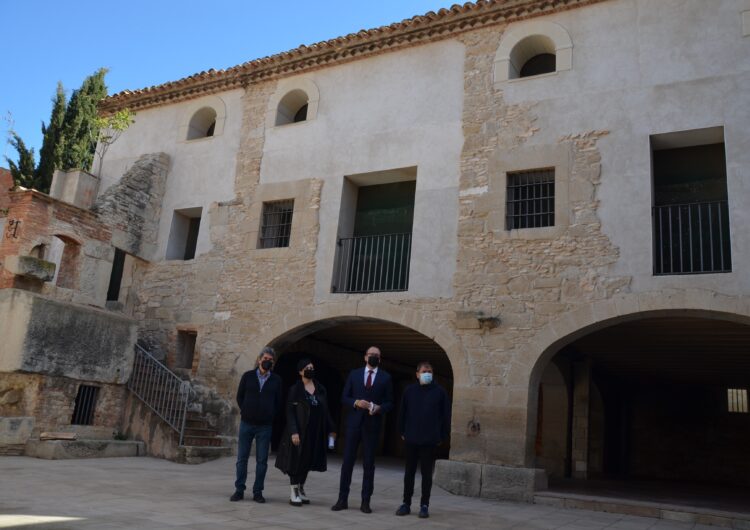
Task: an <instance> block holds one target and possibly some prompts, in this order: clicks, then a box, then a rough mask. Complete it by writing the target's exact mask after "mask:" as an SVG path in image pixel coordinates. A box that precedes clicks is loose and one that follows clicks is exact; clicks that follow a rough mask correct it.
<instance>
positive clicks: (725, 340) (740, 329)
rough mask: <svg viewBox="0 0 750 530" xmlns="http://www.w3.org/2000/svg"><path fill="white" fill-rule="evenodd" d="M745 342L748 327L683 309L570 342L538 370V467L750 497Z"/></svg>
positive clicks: (557, 479) (567, 476)
mask: <svg viewBox="0 0 750 530" xmlns="http://www.w3.org/2000/svg"><path fill="white" fill-rule="evenodd" d="M748 349H750V326H747V325H744V324H739V323H736V322H731V321H726V320H714V319H709V318H693V317H686V316H675V317H663V318H643V319H640V320H634V321H629V322H624V323H620V324H616V325H613V326H610V327H608V328H605V329H602V330H599V331H595V332H592V333H590V334H589V335H586V336H584V337H582V338H580V339H578V340H576V341H575V342H573V343H571V344H569V345H568V346H566V347H565V348H564V349H562V350H560V351H559V352H558V353H557V354H556V355H555V356H554V357H553V358H552V360H551V362H549V364H548V365H547V367H546V369H545V371H544V373H543V376H542V380H541V385H540V388H539V391H540V393H541V395H542V396H543V399H541V400H540V401H539V407H538V417H537V425H538V426H539V427H538V429H540V432H538V433H537V442H538V444H537V449H536V460H537V465H539V466H540V467H544V468H545V469H546V470H547V472H548V474H549V475H550V477H551V484H552V486H553V487H555V485H563V487H568V488H569V487H570V483H566V480H571V479H575V480H573V482H575V483H580V482H581V481H597V480H598V481H602V480H603V481H613V480H614V481H615V482H608V486H607V487H610V488H611V487H612V484H616V481H622V482H623V484H624V483H634V482H635V481H639V483H644V481H645V482H649V481H650V482H652V483H654V484H662V485H663V487H665V488H669V484H680V485H683V486H684V485H690V484H692V485H695V486H696V488H697V489H696V491H698V490H699V489H700V487H704V486H709V485H715V486H717V487H724V488H735V489H737V491H745V492H746V493H747V494H748V495H749V496H750V478H749V477H750V458H748V457H747V447H748V446H750V414H749V413H747V412H744V410H746V409H744V408H743V407H742V406H738V405H737V403H739V401H738V400H737V399H736V397H737V396H738V395H739V396H743V397H744V395H745V394H744V393H743V391H746V389H747V388H748V386H750V356H749V355H748V354H747V352H748ZM733 398H735V399H734V402H733V401H732V399H733ZM550 400H552V401H550ZM740 401H741V400H740ZM740 405H741V404H740ZM561 417H564V418H565V421H561V419H560V418H561ZM565 484H568V485H567V486H565ZM717 491H718V490H717Z"/></svg>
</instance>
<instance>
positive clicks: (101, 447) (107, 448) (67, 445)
mask: <svg viewBox="0 0 750 530" xmlns="http://www.w3.org/2000/svg"><path fill="white" fill-rule="evenodd" d="M25 454H26V456H33V457H36V458H43V459H46V460H66V459H73V458H112V457H123V456H145V455H146V447H145V444H144V443H143V442H136V441H133V440H29V441H28V442H27V443H26V452H25Z"/></svg>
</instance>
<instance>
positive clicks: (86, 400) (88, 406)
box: [70, 385, 99, 425]
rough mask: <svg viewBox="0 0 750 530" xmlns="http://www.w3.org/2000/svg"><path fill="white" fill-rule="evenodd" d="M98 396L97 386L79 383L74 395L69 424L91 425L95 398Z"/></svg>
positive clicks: (94, 409)
mask: <svg viewBox="0 0 750 530" xmlns="http://www.w3.org/2000/svg"><path fill="white" fill-rule="evenodd" d="M98 397H99V387H97V386H90V385H79V386H78V394H77V395H76V402H75V408H74V409H73V419H72V420H70V424H71V425H93V424H94V412H95V411H96V400H97V398H98Z"/></svg>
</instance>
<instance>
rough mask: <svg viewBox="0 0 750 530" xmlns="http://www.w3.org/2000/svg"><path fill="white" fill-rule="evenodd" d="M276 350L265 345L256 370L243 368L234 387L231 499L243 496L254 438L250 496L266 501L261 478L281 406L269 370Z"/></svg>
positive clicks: (278, 389)
mask: <svg viewBox="0 0 750 530" xmlns="http://www.w3.org/2000/svg"><path fill="white" fill-rule="evenodd" d="M275 361H276V353H275V352H274V351H273V348H270V347H265V348H263V350H262V351H261V352H260V355H259V356H258V359H257V361H256V368H255V370H250V371H248V372H245V373H244V374H243V375H242V379H240V386H239V388H238V389H237V405H239V407H240V413H241V414H240V415H241V419H240V434H239V439H238V443H237V480H236V481H235V483H234V493H233V494H232V496H231V497H230V498H229V500H230V501H239V500H241V499H243V498H244V497H245V482H246V480H247V461H248V459H249V458H250V446H251V445H252V443H253V438H255V483H254V484H253V500H254V501H255V502H266V499H265V498H263V482H264V481H265V478H266V470H267V469H268V451H269V449H270V447H271V430H272V427H273V419H274V416H276V413H277V412H278V411H279V410H280V409H281V378H280V377H279V376H278V375H276V374H274V373H272V372H271V370H272V369H273V365H274V362H275Z"/></svg>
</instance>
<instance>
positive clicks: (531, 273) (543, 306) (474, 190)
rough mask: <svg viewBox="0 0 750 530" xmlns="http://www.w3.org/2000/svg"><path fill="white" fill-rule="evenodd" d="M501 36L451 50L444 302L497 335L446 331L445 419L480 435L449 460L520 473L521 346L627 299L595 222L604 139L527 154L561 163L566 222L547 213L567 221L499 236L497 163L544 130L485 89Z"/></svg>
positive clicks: (523, 428)
mask: <svg viewBox="0 0 750 530" xmlns="http://www.w3.org/2000/svg"><path fill="white" fill-rule="evenodd" d="M501 36H502V32H501V30H500V28H497V29H486V30H481V31H476V32H471V33H467V34H465V35H464V36H463V37H462V39H461V40H462V41H463V42H464V44H465V45H466V63H465V66H464V71H465V85H464V89H465V90H464V94H465V96H464V120H463V123H464V125H463V127H464V148H463V153H462V161H461V183H460V197H459V203H460V211H459V227H458V237H459V253H458V267H457V272H456V276H455V282H454V287H455V302H456V305H457V306H458V307H460V308H467V309H468V308H479V309H481V310H482V311H484V313H485V314H489V315H499V316H500V318H501V322H502V323H501V326H500V327H499V328H497V329H495V330H493V331H491V332H489V333H488V332H484V331H482V330H457V333H458V335H459V336H460V339H461V342H462V344H463V346H464V349H465V352H466V355H467V357H468V364H469V377H468V381H467V382H466V386H465V387H464V388H461V389H456V394H455V400H454V407H455V411H454V418H456V417H463V418H473V419H475V421H479V422H480V423H481V425H482V428H481V432H480V434H479V436H476V437H462V436H457V437H455V438H456V440H455V441H454V442H453V444H454V445H453V447H454V448H455V449H457V450H458V451H456V452H457V453H459V454H460V455H461V456H460V457H459V458H460V459H463V458H467V459H470V460H473V461H483V462H497V463H506V464H511V465H523V464H524V455H525V453H526V444H527V443H529V440H527V439H526V433H527V425H526V420H527V407H528V406H529V401H528V400H529V375H530V373H531V369H532V367H533V361H530V360H529V358H533V356H534V354H538V352H533V351H529V348H528V345H529V343H530V342H531V340H532V339H533V337H534V335H535V333H536V332H537V331H538V330H539V329H541V328H542V327H543V326H545V325H546V324H547V323H549V322H550V321H552V320H553V319H554V318H556V317H557V316H560V315H562V314H564V313H565V312H567V311H570V310H571V309H572V308H574V307H576V306H578V305H580V304H586V303H588V302H590V301H593V300H597V299H603V298H606V297H610V296H612V295H613V294H614V293H616V292H620V291H622V290H627V289H628V287H629V283H630V279H629V278H627V277H610V276H609V275H608V270H609V266H610V265H612V264H613V263H614V262H615V261H616V260H617V258H618V256H619V253H618V250H617V248H615V247H613V246H612V244H611V243H610V241H609V240H608V238H607V237H606V236H605V235H604V234H603V233H602V232H601V226H600V221H599V219H598V217H597V215H596V209H597V205H598V203H597V199H596V188H597V186H598V184H599V182H600V171H601V167H600V155H599V152H598V150H597V148H596V143H597V141H598V139H599V138H601V137H602V136H604V135H606V134H607V133H606V131H580V132H577V131H571V133H570V134H569V135H566V136H564V137H561V138H559V139H558V145H556V146H541V147H540V146H534V151H533V152H534V153H536V152H542V153H543V152H544V149H545V148H547V149H548V150H549V151H554V152H558V151H560V150H561V149H562V150H564V151H567V153H568V164H569V174H557V175H556V191H557V193H560V190H561V188H563V185H564V184H567V187H568V204H564V205H563V207H564V208H566V209H567V210H568V211H567V212H556V217H557V218H558V219H561V218H564V217H565V216H567V217H568V223H569V224H568V225H567V227H561V228H560V229H558V230H557V231H556V232H555V233H552V234H550V236H549V237H543V236H542V237H540V236H538V235H537V234H534V233H532V232H530V231H529V232H524V233H523V234H521V233H519V235H518V236H517V237H516V236H514V235H512V234H508V233H507V232H506V231H505V227H504V207H505V205H504V201H503V198H504V191H505V190H504V188H505V175H504V173H503V167H502V163H501V160H500V159H498V156H497V155H498V154H501V155H504V154H505V153H521V154H523V152H524V150H525V149H527V148H528V149H531V148H530V147H529V144H530V143H531V142H530V140H531V139H532V138H533V137H534V135H535V134H537V133H538V132H539V130H540V129H541V128H542V127H543V126H544V125H543V124H544V120H543V117H540V116H538V115H536V114H535V112H534V107H533V105H531V104H528V105H508V104H506V103H505V102H504V100H503V94H502V90H497V89H495V88H494V87H493V77H492V75H493V61H494V57H495V52H496V50H497V47H498V44H499V41H500V37H501ZM561 146H562V148H561ZM537 164H538V165H530V167H528V169H535V168H536V167H545V166H546V164H544V163H543V162H542V161H541V160H540V161H538V162H537ZM561 184H562V185H561ZM561 214H563V215H561ZM532 230H533V229H532ZM455 423H456V424H457V426H459V425H460V422H455ZM455 430H456V427H454V431H455Z"/></svg>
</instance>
